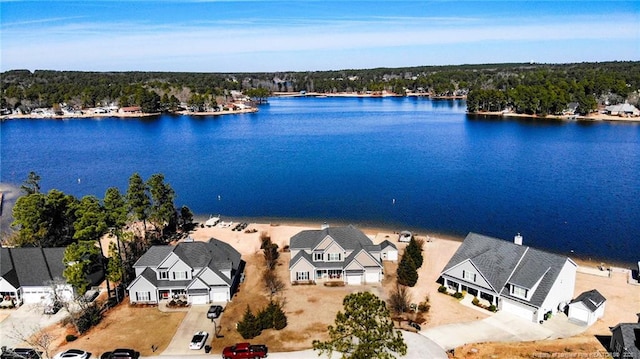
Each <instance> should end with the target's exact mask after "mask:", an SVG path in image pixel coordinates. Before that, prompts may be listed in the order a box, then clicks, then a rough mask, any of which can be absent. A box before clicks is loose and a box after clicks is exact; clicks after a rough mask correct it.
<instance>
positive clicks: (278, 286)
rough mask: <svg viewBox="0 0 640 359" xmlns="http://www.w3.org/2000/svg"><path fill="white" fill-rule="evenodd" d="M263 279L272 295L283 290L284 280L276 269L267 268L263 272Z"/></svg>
mask: <svg viewBox="0 0 640 359" xmlns="http://www.w3.org/2000/svg"><path fill="white" fill-rule="evenodd" d="M262 279H263V280H264V285H265V286H266V287H267V290H268V291H269V294H270V296H271V297H273V296H274V295H275V294H277V293H278V292H280V291H282V290H283V289H284V287H285V284H284V282H283V281H282V279H281V278H280V277H278V274H277V273H276V272H275V271H274V270H270V269H266V270H265V271H264V272H263V273H262Z"/></svg>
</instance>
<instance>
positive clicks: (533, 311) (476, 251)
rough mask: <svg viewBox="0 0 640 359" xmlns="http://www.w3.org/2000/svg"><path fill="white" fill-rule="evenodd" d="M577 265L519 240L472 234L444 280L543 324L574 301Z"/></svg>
mask: <svg viewBox="0 0 640 359" xmlns="http://www.w3.org/2000/svg"><path fill="white" fill-rule="evenodd" d="M576 269H577V265H576V263H575V262H574V261H572V260H571V259H570V258H568V257H565V256H561V255H558V254H554V253H549V252H544V251H541V250H539V249H535V248H531V247H527V246H524V245H522V236H520V235H517V236H516V237H515V238H514V242H509V241H504V240H501V239H497V238H491V237H487V236H483V235H479V234H476V233H469V234H468V235H467V237H466V238H465V240H464V242H463V243H462V245H460V247H459V248H458V250H457V251H456V252H455V253H454V255H453V257H451V259H450V260H449V263H447V265H446V266H445V267H444V269H443V270H442V272H441V274H440V276H441V281H442V284H443V285H444V286H446V287H448V288H449V289H450V290H453V291H459V292H462V291H466V292H467V293H468V294H470V295H473V296H476V297H478V299H482V300H485V301H487V302H488V303H489V304H493V305H495V306H496V308H497V309H499V310H503V311H505V312H510V313H513V314H516V315H518V316H520V317H522V318H525V319H527V320H531V321H534V322H538V321H540V320H543V319H545V315H546V314H548V313H551V314H553V313H556V312H558V310H559V309H562V308H564V307H565V306H566V305H567V304H569V302H570V301H571V299H572V298H573V291H574V287H575V281H576Z"/></svg>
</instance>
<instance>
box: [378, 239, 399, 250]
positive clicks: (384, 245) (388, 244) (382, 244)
mask: <svg viewBox="0 0 640 359" xmlns="http://www.w3.org/2000/svg"><path fill="white" fill-rule="evenodd" d="M379 246H380V249H381V250H382V249H385V248H387V247H391V248H393V249H398V247H396V245H395V244H393V242H391V241H389V240H388V239H385V240H384V241H382V242H380V244H379Z"/></svg>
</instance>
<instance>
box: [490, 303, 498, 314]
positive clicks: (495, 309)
mask: <svg viewBox="0 0 640 359" xmlns="http://www.w3.org/2000/svg"><path fill="white" fill-rule="evenodd" d="M489 310H490V311H492V312H494V313H495V312H496V311H497V310H498V308H496V306H495V305H493V304H491V305H490V306H489Z"/></svg>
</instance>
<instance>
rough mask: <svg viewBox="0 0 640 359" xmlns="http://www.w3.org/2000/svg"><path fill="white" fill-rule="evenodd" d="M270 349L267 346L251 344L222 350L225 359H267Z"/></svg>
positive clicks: (242, 344) (238, 344)
mask: <svg viewBox="0 0 640 359" xmlns="http://www.w3.org/2000/svg"><path fill="white" fill-rule="evenodd" d="M268 352H269V348H267V346H266V345H262V344H259V345H251V344H249V343H237V344H236V345H233V346H230V347H226V348H224V349H223V350H222V358H224V359H244V358H251V359H253V358H266V357H267V354H268Z"/></svg>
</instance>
